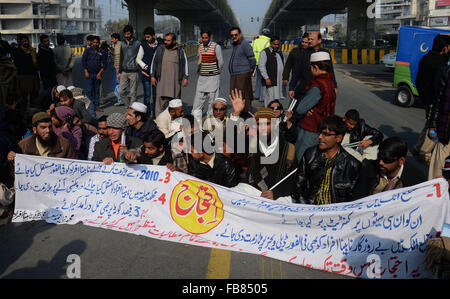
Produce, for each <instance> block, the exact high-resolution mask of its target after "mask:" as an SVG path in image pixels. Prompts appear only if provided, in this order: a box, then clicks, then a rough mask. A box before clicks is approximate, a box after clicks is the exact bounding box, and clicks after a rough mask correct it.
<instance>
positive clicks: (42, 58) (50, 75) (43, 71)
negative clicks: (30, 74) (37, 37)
mask: <svg viewBox="0 0 450 299" xmlns="http://www.w3.org/2000/svg"><path fill="white" fill-rule="evenodd" d="M37 66H38V69H39V74H40V75H41V79H42V80H43V81H48V86H47V87H51V86H54V85H56V84H57V81H56V63H55V54H53V50H52V49H50V48H48V49H46V48H42V47H41V46H39V51H38V53H37ZM52 83H53V84H52Z"/></svg>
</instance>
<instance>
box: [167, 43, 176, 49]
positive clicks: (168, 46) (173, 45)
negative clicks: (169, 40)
mask: <svg viewBox="0 0 450 299" xmlns="http://www.w3.org/2000/svg"><path fill="white" fill-rule="evenodd" d="M174 47H175V44H169V45H166V49H169V50H170V49H173V48H174Z"/></svg>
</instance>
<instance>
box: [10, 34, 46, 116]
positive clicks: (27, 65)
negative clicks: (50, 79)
mask: <svg viewBox="0 0 450 299" xmlns="http://www.w3.org/2000/svg"><path fill="white" fill-rule="evenodd" d="M17 42H18V43H19V47H18V48H17V49H16V48H11V52H12V55H11V57H12V60H13V61H14V64H15V65H16V67H17V79H18V81H19V90H20V94H21V100H20V102H19V110H20V111H22V112H24V111H25V110H26V108H27V103H28V100H29V101H30V107H35V108H36V107H37V103H36V98H37V97H38V95H39V89H40V83H39V75H38V69H37V55H36V50H35V49H34V48H33V47H31V45H30V41H29V39H28V37H27V36H26V35H18V37H17Z"/></svg>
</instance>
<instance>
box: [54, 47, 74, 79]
mask: <svg viewBox="0 0 450 299" xmlns="http://www.w3.org/2000/svg"><path fill="white" fill-rule="evenodd" d="M53 53H54V54H55V64H56V70H57V71H58V72H60V73H62V72H65V71H71V70H72V69H73V67H74V65H75V57H74V56H73V52H72V49H71V48H70V47H68V46H57V47H56V48H55V49H53Z"/></svg>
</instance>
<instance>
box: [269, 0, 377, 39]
mask: <svg viewBox="0 0 450 299" xmlns="http://www.w3.org/2000/svg"><path fill="white" fill-rule="evenodd" d="M370 5H372V3H367V1H365V0H339V1H338V0H273V1H272V3H271V5H270V6H269V9H268V10H267V13H266V15H265V17H264V20H263V23H262V27H261V28H265V27H267V28H270V29H271V30H272V31H273V32H275V34H277V35H280V37H281V38H282V39H293V38H296V37H298V36H299V31H300V27H301V26H303V25H319V24H320V20H321V19H322V18H323V17H324V16H326V15H329V14H336V13H348V24H347V45H349V46H368V45H369V44H370V43H371V41H372V40H373V39H374V38H375V19H369V17H368V16H367V10H368V7H369V6H370Z"/></svg>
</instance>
